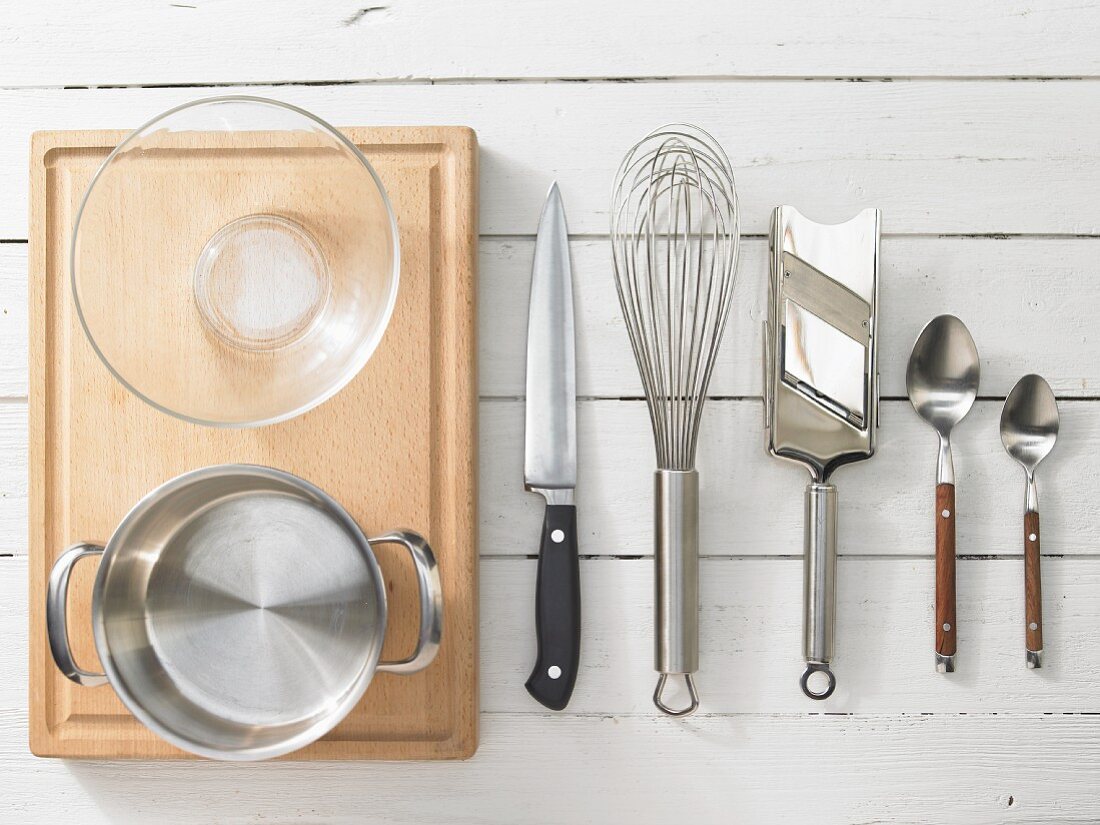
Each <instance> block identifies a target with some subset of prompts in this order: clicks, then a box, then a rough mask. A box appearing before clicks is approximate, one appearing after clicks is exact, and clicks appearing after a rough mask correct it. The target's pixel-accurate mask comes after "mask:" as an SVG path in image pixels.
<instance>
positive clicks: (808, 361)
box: [764, 206, 880, 699]
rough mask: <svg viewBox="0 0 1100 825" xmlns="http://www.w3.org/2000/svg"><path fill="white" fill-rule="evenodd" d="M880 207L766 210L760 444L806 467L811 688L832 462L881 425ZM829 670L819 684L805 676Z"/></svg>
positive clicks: (827, 607)
mask: <svg viewBox="0 0 1100 825" xmlns="http://www.w3.org/2000/svg"><path fill="white" fill-rule="evenodd" d="M879 223H880V215H879V211H878V210H877V209H865V210H863V211H862V212H860V213H859V214H858V215H856V216H855V217H854V218H852V219H851V220H850V221H848V222H847V223H842V224H836V225H825V224H819V223H815V222H814V221H811V220H809V219H808V218H806V217H804V216H803V215H802V214H801V213H799V212H798V210H796V209H794V208H793V207H790V206H780V207H778V208H776V210H775V213H774V215H773V216H772V232H771V253H772V264H771V282H770V288H769V293H768V298H769V304H768V317H767V320H766V321H765V322H764V368H765V375H764V426H765V435H766V438H767V445H768V451H769V452H770V453H771V454H772V455H774V456H776V457H778V458H784V459H788V460H790V461H795V462H797V463H799V464H801V465H803V466H804V467H806V468H807V469H808V470H809V471H810V477H811V481H810V484H809V486H808V487H807V488H806V533H805V536H806V539H805V548H804V559H805V561H804V564H803V616H802V653H803V656H804V658H805V659H806V670H805V672H804V673H803V674H802V678H801V681H800V684H801V686H802V691H803V692H804V693H805V694H806V695H807V696H809V697H810V698H811V699H826V698H828V697H829V696H831V695H832V693H833V690H834V689H835V688H836V677H835V676H834V675H833V672H832V670H831V669H830V667H829V663H830V661H831V660H832V657H833V639H834V618H833V613H834V608H835V603H836V555H837V551H836V519H837V505H836V487H835V486H833V485H832V484H830V483H829V478H830V477H831V475H832V473H833V471H834V470H836V468H837V467H840V466H842V465H844V464H848V463H851V462H853V461H860V460H863V459H867V458H870V457H871V456H872V455H874V452H875V430H876V428H877V427H878V372H877V366H876V365H877V351H878V317H877V313H878V270H879V258H878V252H879ZM818 672H820V673H822V674H824V676H825V679H826V684H825V686H824V689H822V690H817V689H815V688H814V686H813V684H812V683H811V677H813V676H814V674H815V673H818Z"/></svg>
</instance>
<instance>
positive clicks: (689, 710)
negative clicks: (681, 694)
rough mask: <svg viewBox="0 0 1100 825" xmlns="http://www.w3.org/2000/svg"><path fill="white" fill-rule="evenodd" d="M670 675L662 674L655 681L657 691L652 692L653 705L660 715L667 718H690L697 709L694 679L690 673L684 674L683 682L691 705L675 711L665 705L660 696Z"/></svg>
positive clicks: (697, 699)
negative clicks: (665, 715) (662, 714)
mask: <svg viewBox="0 0 1100 825" xmlns="http://www.w3.org/2000/svg"><path fill="white" fill-rule="evenodd" d="M670 675H671V674H669V673H662V674H661V678H659V679H658V680H657V689H656V690H655V691H653V704H655V705H656V706H657V708H658V709H659V710H660V711H661V712H662V713H667V714H668V715H669V716H691V714H693V713H695V711H697V710H698V709H699V693H698V692H697V691H696V690H695V678H694V677H693V676H692V675H691V674H690V673H685V674H684V682H685V683H686V684H687V689H688V695H689V696H690V697H691V704H690V705H688V706H687V707H686V708H681V709H680V710H676V709H674V708H670V707H669V706H668V705H666V704H665V701H664V697H663V696H662V694H663V693H664V692H665V683H666V682H668V677H669V676H670Z"/></svg>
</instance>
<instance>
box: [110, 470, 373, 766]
mask: <svg viewBox="0 0 1100 825" xmlns="http://www.w3.org/2000/svg"><path fill="white" fill-rule="evenodd" d="M232 475H241V476H252V477H257V478H268V479H274V480H276V481H280V482H283V483H285V484H288V485H290V486H292V487H295V488H297V489H299V490H301V491H302V492H304V493H306V494H307V495H309V496H310V497H312V498H314V499H316V500H317V501H318V502H319V503H320V504H321V505H322V506H323V507H324V509H325V510H326V511H327V512H329V514H330V515H332V516H333V517H334V518H336V519H337V520H338V521H339V522H340V523H341V525H342V526H343V527H345V529H347V530H348V532H349V533H350V534H351V535H352V536H353V537H354V538H355V539H356V541H357V542H358V543H359V545H360V550H361V551H362V553H361V555H362V557H363V560H364V561H365V562H366V564H367V567H368V569H369V570H370V574H371V578H372V580H373V582H374V590H375V596H376V599H377V603H378V604H379V605H380V621H379V624H378V631H377V632H376V633H375V634H374V638H373V639H371V640H370V642H369V643H368V644H367V645H366V646H365V648H366V649H365V654H366V655H365V658H364V665H363V667H362V669H361V670H360V671H359V675H358V676H357V677H356V680H355V683H354V684H353V685H352V687H351V689H350V690H349V691H348V692H347V693H345V695H344V697H343V698H342V700H341V701H340V702H339V703H338V704H336V705H334V706H333V707H332V708H331V710H329V711H328V712H327V713H326V714H325V715H323V716H321V717H320V718H319V719H318V720H317V721H316V722H314V724H312V725H310V726H309V727H308V728H305V729H304V730H302V731H300V732H298V733H297V734H295V735H294V736H291V737H288V738H287V739H285V740H283V741H282V742H279V743H277V744H273V745H264V746H255V747H247V748H232V749H225V748H215V747H210V746H209V745H208V744H206V743H204V742H200V741H196V740H194V739H190V738H188V737H186V736H183V735H181V734H179V733H178V732H176V731H174V730H172V729H169V728H167V727H165V726H164V725H162V724H161V723H160V721H159V720H158V719H157V718H156V717H155V716H154V715H152V714H151V713H150V712H149V711H147V710H146V709H145V707H144V706H143V705H142V703H141V701H140V699H139V698H138V697H137V696H135V695H134V693H133V692H132V691H131V690H130V689H129V687H128V686H127V685H126V682H125V680H124V679H123V678H122V675H121V674H120V673H119V671H118V669H117V668H116V666H115V661H114V657H113V656H112V655H111V652H110V648H109V646H108V643H107V638H106V633H107V629H106V622H105V621H104V617H103V599H104V595H103V591H104V588H105V587H106V580H107V576H108V574H109V572H110V568H111V564H112V561H113V560H114V558H115V556H116V555H117V554H118V553H120V552H122V550H121V549H120V547H119V541H120V539H119V536H121V535H123V534H124V533H125V532H126V531H127V529H128V528H129V527H131V526H132V525H133V524H135V523H136V522H138V521H139V520H140V519H141V518H142V517H143V516H144V515H145V513H146V512H147V511H149V510H150V509H151V508H152V507H153V506H154V505H155V504H156V503H157V502H158V501H160V499H162V498H163V497H164V496H166V495H168V494H169V493H172V492H174V491H176V490H178V489H180V488H182V487H186V486H188V485H191V484H195V483H200V482H202V481H205V480H207V479H212V478H221V477H225V476H232ZM388 618H389V605H388V603H387V600H386V587H385V583H384V580H383V578H382V569H381V567H380V566H379V564H378V559H377V558H376V557H375V555H374V550H373V549H372V548H371V546H370V540H369V539H368V538H367V535H366V534H365V533H364V532H363V530H362V528H361V527H360V526H359V524H358V523H357V522H356V521H355V519H353V518H352V517H351V515H350V514H349V513H348V511H347V510H345V509H344V507H343V505H341V504H340V503H339V502H338V501H336V499H334V498H333V497H332V496H330V495H329V494H328V493H326V492H325V491H324V490H322V489H321V488H320V487H318V486H317V485H315V484H313V483H311V482H309V481H306V480H305V479H304V478H300V477H299V476H296V475H294V474H293V473H288V472H286V471H285V470H278V469H276V468H274V467H267V466H264V465H261V464H244V463H236V464H215V465H211V466H208V467H201V468H199V469H197V470H190V471H188V472H186V473H183V474H181V475H178V476H176V477H174V478H172V479H169V480H168V481H166V482H164V483H163V484H161V485H159V486H158V487H156V488H154V489H153V490H151V491H150V492H148V493H146V494H145V495H144V496H142V498H141V499H140V500H139V501H138V502H137V504H135V505H134V506H133V507H131V508H130V511H129V512H128V513H127V514H126V515H125V516H124V517H123V518H122V520H121V521H119V523H118V526H117V527H115V529H114V532H113V533H112V534H111V537H110V539H108V541H107V543H106V544H105V545H104V550H103V557H102V559H101V560H100V563H99V569H98V571H97V572H96V579H95V584H94V586H93V589H92V632H93V636H94V639H95V647H96V653H97V655H98V656H99V660H100V664H102V666H103V672H104V673H105V674H106V676H107V681H108V683H109V684H110V685H111V688H112V689H113V690H114V692H115V694H116V695H117V696H118V697H119V699H121V700H122V703H123V704H124V705H125V706H126V708H127V710H129V711H130V712H131V713H132V714H133V715H134V716H135V717H136V718H137V719H138V721H140V722H141V723H142V724H144V725H145V726H146V727H147V728H149V729H150V730H151V731H153V733H155V734H156V735H157V736H159V737H161V738H162V739H164V740H165V741H167V742H169V743H170V744H172V745H175V746H176V747H178V748H181V749H183V750H185V751H188V752H190V753H193V754H196V755H198V756H203V757H206V758H208V759H218V760H222V761H241V762H244V761H257V760H262V759H271V758H274V757H277V756H283V755H285V754H288V753H291V752H293V751H296V750H299V749H300V748H303V747H305V746H307V745H310V744H312V743H313V742H315V741H317V740H318V739H320V738H321V737H322V736H324V735H325V734H326V733H328V732H329V731H331V730H332V729H333V728H335V727H336V726H337V725H338V724H340V722H341V721H343V719H344V717H346V716H347V715H348V713H350V712H351V710H352V708H354V707H355V706H356V705H357V704H358V703H359V700H360V699H362V698H363V694H364V693H366V690H367V688H368V687H369V686H370V683H371V681H372V680H373V679H374V674H375V672H376V670H377V667H378V662H379V659H380V658H381V655H382V645H383V643H384V641H385V638H386V628H387V625H388Z"/></svg>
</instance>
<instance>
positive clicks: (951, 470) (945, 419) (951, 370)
mask: <svg viewBox="0 0 1100 825" xmlns="http://www.w3.org/2000/svg"><path fill="white" fill-rule="evenodd" d="M980 378H981V365H980V362H979V360H978V348H977V347H976V346H974V339H973V338H972V337H971V335H970V331H969V330H968V329H967V328H966V325H965V324H964V323H963V322H962V321H960V320H959V319H958V318H956V317H955V316H954V315H938V316H936V317H935V318H933V319H932V320H931V321H929V322H928V324H927V326H925V328H924V329H923V330H922V331H921V334H920V335H919V336H918V337H917V342H916V343H915V344H913V352H912V354H911V355H910V356H909V366H908V368H907V369H906V371H905V388H906V390H907V391H908V393H909V401H910V402H911V403H912V404H913V409H914V410H916V411H917V415H919V416H920V417H921V418H923V419H924V420H925V421H927V422H928V423H929V424H931V425H932V427H933V429H935V431H936V433H937V434H938V435H939V439H940V453H939V460H938V462H937V464H936V670H937V671H938V672H939V673H953V672H954V671H955V652H956V649H957V640H958V628H957V626H956V622H955V466H954V462H953V461H952V460H951V430H952V428H954V426H955V425H956V424H958V423H959V422H960V421H962V420H963V418H965V417H966V414H967V413H968V412H970V408H971V407H972V406H973V405H974V399H975V398H976V397H977V395H978V383H979V380H980Z"/></svg>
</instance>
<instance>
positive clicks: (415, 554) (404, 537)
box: [368, 530, 443, 675]
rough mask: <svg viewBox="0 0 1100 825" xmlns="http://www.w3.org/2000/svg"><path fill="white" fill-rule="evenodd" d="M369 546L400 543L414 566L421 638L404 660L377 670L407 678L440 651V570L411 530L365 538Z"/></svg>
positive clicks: (387, 663) (441, 621)
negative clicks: (417, 585) (417, 586)
mask: <svg viewBox="0 0 1100 825" xmlns="http://www.w3.org/2000/svg"><path fill="white" fill-rule="evenodd" d="M368 541H369V542H370V544H371V545H372V546H373V545H375V544H400V545H403V546H404V547H405V549H406V550H408V551H409V555H411V556H412V560H413V564H414V565H415V566H416V577H417V579H418V581H419V584H420V639H419V641H418V642H417V643H416V650H414V651H413V654H412V655H411V656H409V657H408V658H407V659H402V660H400V661H397V662H379V663H378V670H379V671H382V672H387V673H399V674H402V675H408V674H410V673H416V672H417V671H421V670H423V669H424V668H426V667H427V666H428V665H430V664H431V663H432V660H433V659H435V655H436V653H438V652H439V640H440V637H441V636H442V633H443V586H442V585H441V584H440V581H439V569H438V567H437V566H436V563H435V554H434V553H432V548H431V547H429V546H428V542H427V541H425V540H424V537H423V536H421V535H420V534H419V533H414V532H413V531H412V530H394V531H393V532H392V533H387V534H386V535H384V536H379V537H378V538H374V539H368Z"/></svg>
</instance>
